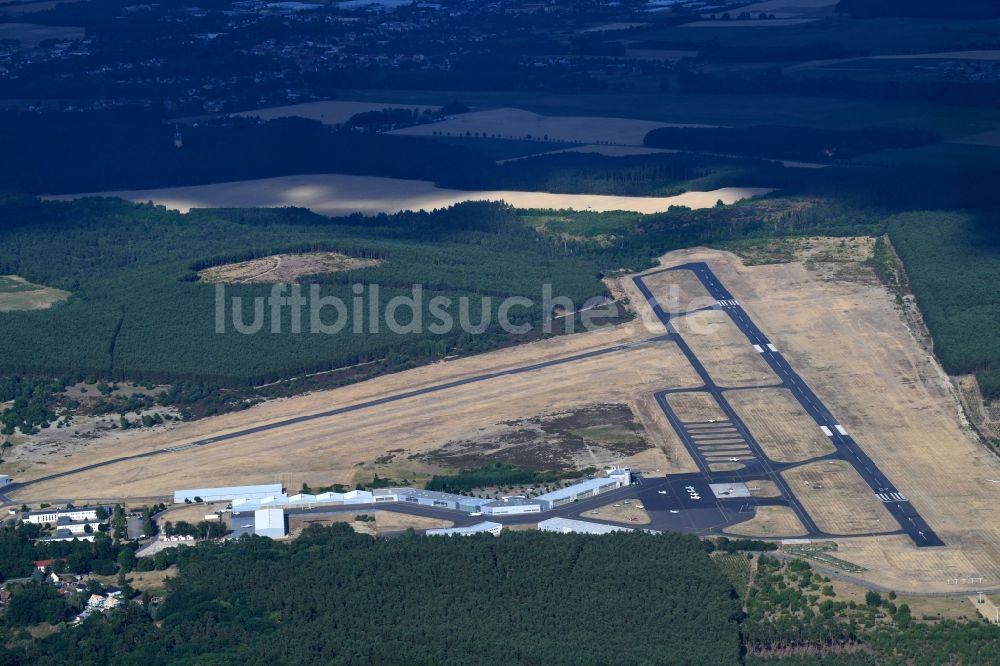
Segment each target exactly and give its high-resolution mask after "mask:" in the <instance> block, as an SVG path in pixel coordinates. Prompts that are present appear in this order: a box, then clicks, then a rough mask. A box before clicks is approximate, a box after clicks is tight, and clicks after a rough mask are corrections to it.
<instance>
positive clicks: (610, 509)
mask: <svg viewBox="0 0 1000 666" xmlns="http://www.w3.org/2000/svg"><path fill="white" fill-rule="evenodd" d="M638 506H641V505H640V504H639V503H638V502H637V501H636V500H624V501H621V502H614V503H612V504H606V505H604V506H602V507H598V508H596V509H593V510H591V511H588V512H587V513H586V514H584V515H581V516H580V517H581V518H584V519H587V518H597V519H599V520H606V521H608V522H612V523H623V524H625V525H648V524H649V523H650V518H649V514H648V513H646V509H639V508H636V507H638Z"/></svg>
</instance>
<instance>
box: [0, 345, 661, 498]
mask: <svg viewBox="0 0 1000 666" xmlns="http://www.w3.org/2000/svg"><path fill="white" fill-rule="evenodd" d="M670 339H671V338H670V336H668V335H659V336H655V337H652V338H647V339H645V340H639V341H636V342H628V343H624V344H620V345H614V346H611V347H605V348H603V349H595V350H593V351H589V352H584V353H582V354H574V355H572V356H565V357H563V358H557V359H553V360H551V361H544V362H542V363H533V364H530V365H524V366H520V367H517V368H511V369H509V370H501V371H498V372H489V373H484V374H481V375H476V376H474V377H467V378H465V379H460V380H457V381H453V382H446V383H442V384H435V385H433V386H427V387H424V388H421V389H416V390H413V391H406V392H404V393H396V394H393V395H389V396H386V397H384V398H377V399H375V400H368V401H366V402H359V403H356V404H353V405H348V406H346V407H337V408H335V409H330V410H327V411H324V412H317V413H315V414H306V415H304V416H296V417H293V418H290V419H285V420H283V421H276V422H274V423H270V424H267V425H262V426H254V427H251V428H244V429H242V430H236V431H234V432H230V433H226V434H224V435H218V436H216V437H208V438H205V439H198V440H193V441H190V442H187V443H184V444H180V445H178V446H170V447H167V448H164V449H157V450H155V451H147V452H145V453H138V454H136V455H132V456H122V457H120V458H112V459H111V460H105V461H102V462H99V463H94V464H91V465H84V466H82V467H77V468H76V469H71V470H66V471H64V472H57V473H55V474H49V475H46V476H41V477H38V478H37V479H32V480H30V481H23V482H14V483H10V484H8V485H7V486H5V487H4V489H3V492H2V493H0V502H3V503H4V504H9V503H11V501H12V500H10V499H9V498H8V497H7V493H9V492H11V491H14V490H18V489H23V488H27V487H28V486H31V485H33V484H36V483H41V482H43V481H51V480H53V479H61V478H64V477H67V476H71V475H73V474H79V473H80V472H86V471H89V470H92V469H98V468H101V467H106V466H108V465H114V464H117V463H121V462H126V461H130V460H140V459H142V458H151V457H153V456H160V455H164V454H167V453H177V452H179V451H186V450H188V449H193V448H197V447H199V446H208V445H210V444H217V443H219V442H225V441H229V440H233V439H238V438H240V437H246V436H247V435H252V434H255V433H259V432H266V431H268V430H274V429H276V428H285V427H287V426H290V425H295V424H297V423H304V422H306V421H314V420H316V419H325V418H329V417H331V416H337V415H338V414H346V413H348V412H355V411H358V410H361V409H368V408H370V407H375V406H378V405H385V404H388V403H392V402H398V401H400V400H406V399H407V398H414V397H417V396H421V395H427V394H428V393H436V392H438V391H444V390H447V389H451V388H456V387H459V386H465V385H467V384H475V383H478V382H484V381H488V380H490V379H496V378H497V377H507V376H512V375H520V374H524V373H526V372H534V371H536V370H541V369H543V368H550V367H552V366H557V365H563V364H565V363H573V362H575V361H581V360H584V359H588V358H595V357H597V356H605V355H607V354H613V353H615V352H619V351H623V350H625V349H632V348H635V347H640V346H643V345H648V344H652V343H655V342H662V341H665V340H670Z"/></svg>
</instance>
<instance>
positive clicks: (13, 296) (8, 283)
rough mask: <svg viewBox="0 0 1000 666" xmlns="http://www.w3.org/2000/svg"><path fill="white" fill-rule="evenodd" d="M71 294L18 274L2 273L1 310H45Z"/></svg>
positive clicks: (0, 278) (0, 280)
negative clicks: (28, 279)
mask: <svg viewBox="0 0 1000 666" xmlns="http://www.w3.org/2000/svg"><path fill="white" fill-rule="evenodd" d="M70 296H71V294H70V293H69V292H68V291H63V290H62V289H53V288H51V287H43V286H42V285H40V284H34V283H32V282H28V281H27V280H25V279H24V278H22V277H19V276H17V275H0V312H13V311H14V310H44V309H46V308H50V307H52V306H53V305H55V304H56V303H59V302H61V301H65V300H66V299H67V298H69V297H70Z"/></svg>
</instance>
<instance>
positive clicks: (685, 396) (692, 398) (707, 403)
mask: <svg viewBox="0 0 1000 666" xmlns="http://www.w3.org/2000/svg"><path fill="white" fill-rule="evenodd" d="M667 404H668V405H670V408H671V409H673V410H674V413H675V414H676V415H677V418H679V419H680V420H681V421H682V422H684V423H688V422H699V421H701V422H704V421H709V420H711V419H715V420H717V421H721V420H723V419H725V418H726V414H725V413H724V412H723V411H722V408H720V407H719V403H717V402H716V401H715V398H714V397H712V394H711V393H702V392H696V393H671V394H669V395H668V396H667Z"/></svg>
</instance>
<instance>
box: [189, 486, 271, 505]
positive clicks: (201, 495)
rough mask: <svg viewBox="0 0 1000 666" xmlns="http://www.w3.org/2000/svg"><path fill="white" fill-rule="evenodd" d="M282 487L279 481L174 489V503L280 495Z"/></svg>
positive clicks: (223, 500) (221, 500)
mask: <svg viewBox="0 0 1000 666" xmlns="http://www.w3.org/2000/svg"><path fill="white" fill-rule="evenodd" d="M283 490H284V489H283V488H282V487H281V484H280V483H269V484H265V485H260V486H227V487H223V488H192V489H190V490H175V491H174V503H175V504H184V503H185V502H196V501H198V500H201V501H202V502H229V501H232V500H236V499H259V498H262V497H269V496H275V495H281V493H282V491H283Z"/></svg>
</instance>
